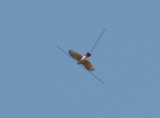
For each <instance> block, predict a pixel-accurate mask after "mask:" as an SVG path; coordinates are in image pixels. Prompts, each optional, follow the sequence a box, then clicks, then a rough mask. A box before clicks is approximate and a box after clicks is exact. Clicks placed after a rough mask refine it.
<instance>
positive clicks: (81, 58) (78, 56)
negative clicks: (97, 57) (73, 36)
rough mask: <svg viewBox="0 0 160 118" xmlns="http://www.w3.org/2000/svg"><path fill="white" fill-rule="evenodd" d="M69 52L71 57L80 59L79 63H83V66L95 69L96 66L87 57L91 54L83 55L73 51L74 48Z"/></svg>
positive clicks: (90, 69) (91, 69)
mask: <svg viewBox="0 0 160 118" xmlns="http://www.w3.org/2000/svg"><path fill="white" fill-rule="evenodd" d="M69 54H70V56H71V57H73V58H74V59H76V60H77V61H78V64H83V66H84V67H85V68H86V69H87V70H89V71H93V70H94V68H93V66H92V64H91V62H89V61H88V60H87V59H86V58H87V57H89V56H82V55H81V54H79V53H77V52H75V51H73V50H69Z"/></svg>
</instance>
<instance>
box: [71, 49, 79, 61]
mask: <svg viewBox="0 0 160 118" xmlns="http://www.w3.org/2000/svg"><path fill="white" fill-rule="evenodd" d="M69 54H70V55H71V56H72V57H73V58H74V59H76V60H77V61H79V60H80V59H81V58H82V55H80V54H79V53H77V52H75V51H73V50H69Z"/></svg>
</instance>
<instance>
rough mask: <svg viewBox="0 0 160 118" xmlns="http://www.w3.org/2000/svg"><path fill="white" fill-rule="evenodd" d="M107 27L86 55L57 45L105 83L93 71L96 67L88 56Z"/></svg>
mask: <svg viewBox="0 0 160 118" xmlns="http://www.w3.org/2000/svg"><path fill="white" fill-rule="evenodd" d="M104 31H105V29H104V30H103V31H102V33H101V35H100V36H99V38H98V40H97V41H96V43H95V44H94V46H93V48H92V50H91V51H90V52H87V53H86V55H85V56H82V55H81V54H79V53H77V52H75V51H73V50H69V54H68V53H67V52H66V51H64V50H63V49H62V48H61V47H59V46H57V47H58V48H59V49H60V50H61V51H63V52H64V53H66V54H67V55H68V56H71V57H72V58H73V59H74V60H75V61H77V63H78V64H80V65H81V64H82V65H83V66H84V67H85V69H86V70H87V71H88V72H89V73H90V74H92V75H93V76H94V77H95V78H96V79H97V80H99V81H100V82H101V83H103V84H104V82H103V81H102V80H101V79H99V78H98V77H97V76H96V75H95V74H93V73H92V72H91V71H94V67H93V66H92V64H91V62H90V61H88V59H87V58H88V57H90V56H91V55H92V54H91V52H92V51H93V49H94V48H95V46H96V45H97V43H98V41H99V40H100V38H101V37H102V35H103V33H104Z"/></svg>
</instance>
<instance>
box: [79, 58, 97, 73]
mask: <svg viewBox="0 0 160 118" xmlns="http://www.w3.org/2000/svg"><path fill="white" fill-rule="evenodd" d="M82 64H83V65H84V67H85V68H86V69H87V70H89V71H93V70H94V68H93V66H92V64H91V62H89V61H88V60H87V59H85V60H84V62H83V63H82Z"/></svg>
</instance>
